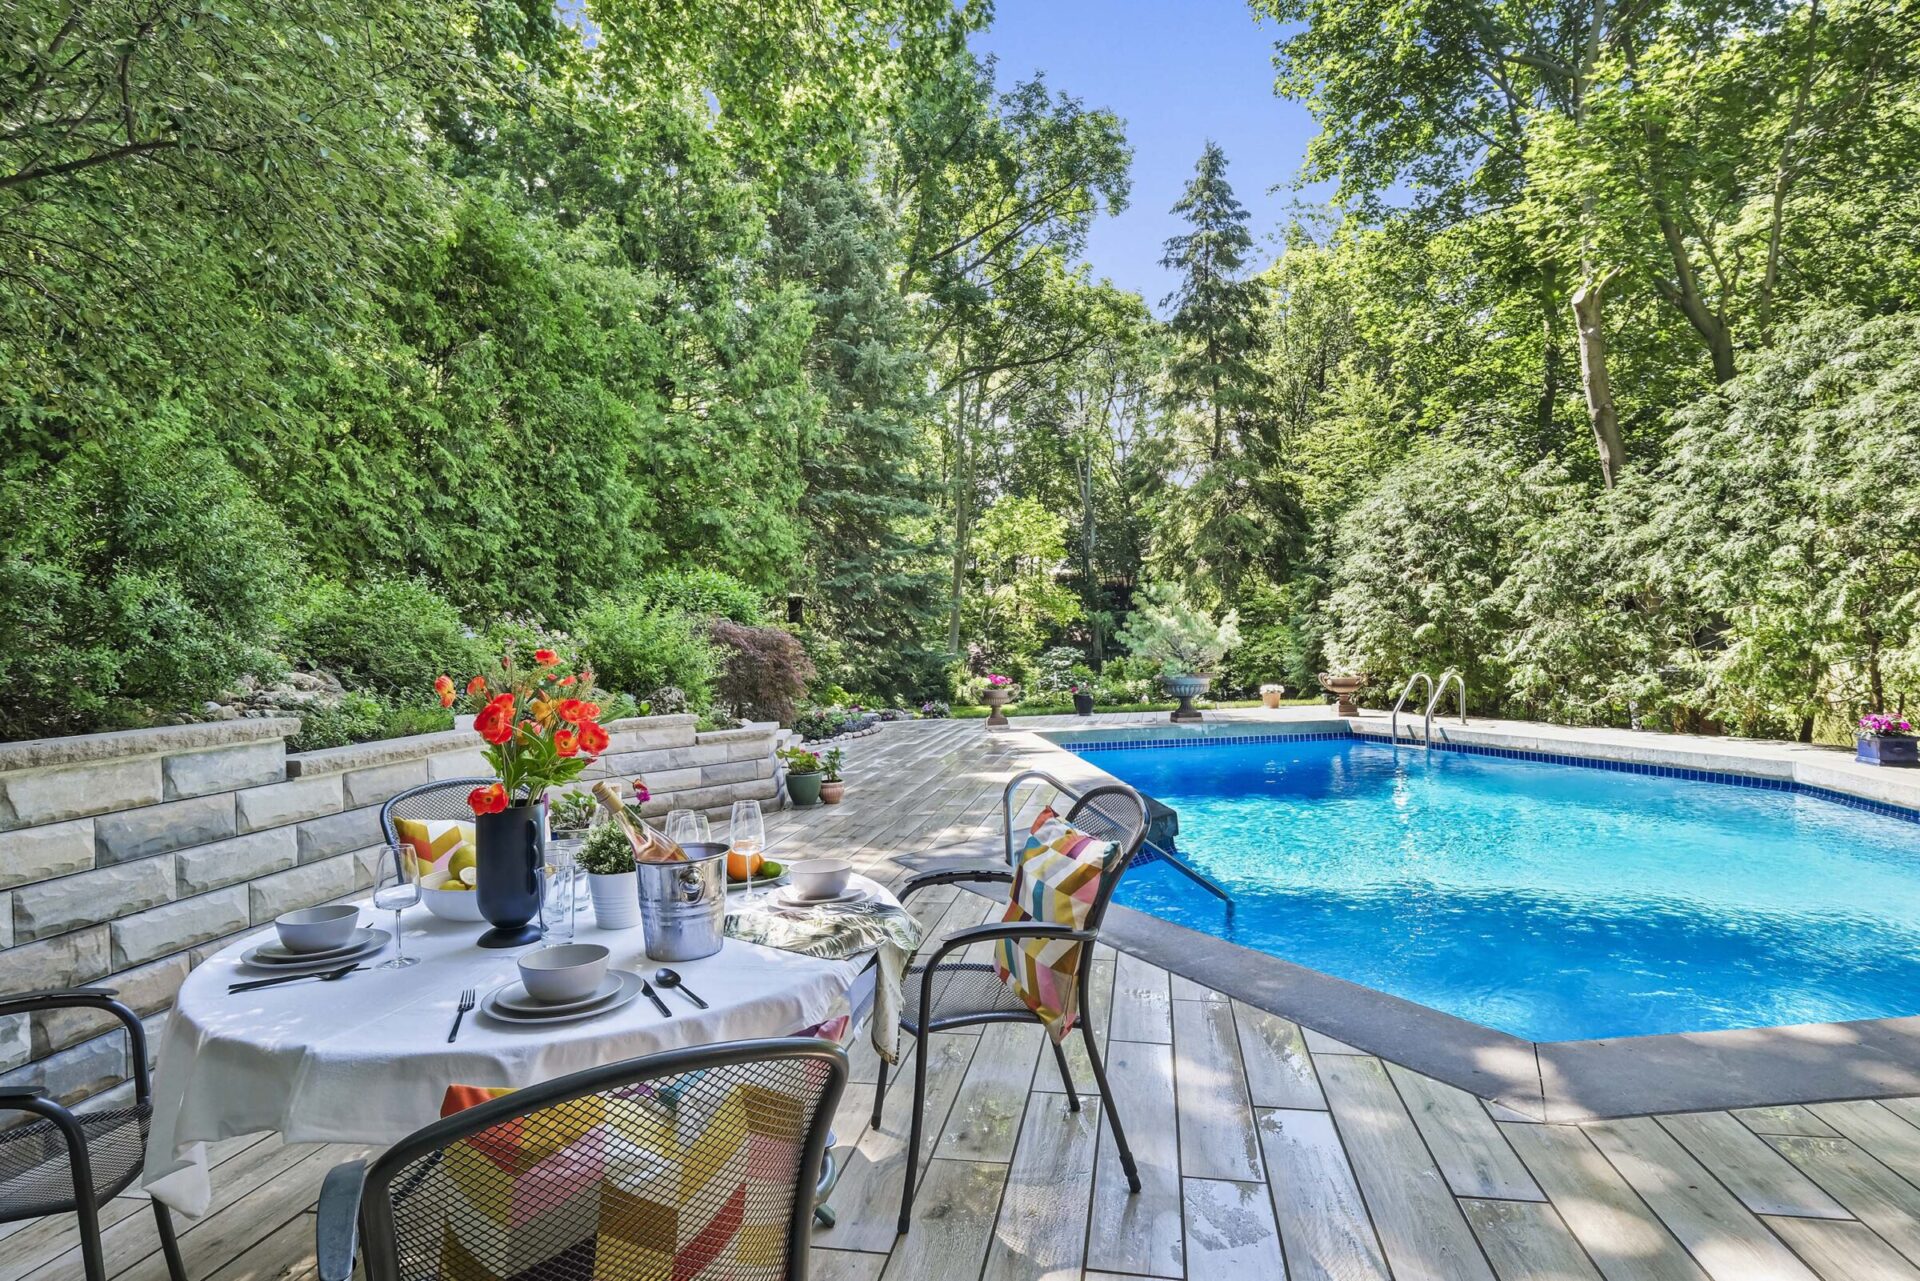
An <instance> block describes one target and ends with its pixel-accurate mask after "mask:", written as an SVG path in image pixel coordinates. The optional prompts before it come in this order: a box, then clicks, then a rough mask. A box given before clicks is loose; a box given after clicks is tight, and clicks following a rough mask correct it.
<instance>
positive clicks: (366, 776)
mask: <svg viewBox="0 0 1920 1281" xmlns="http://www.w3.org/2000/svg"><path fill="white" fill-rule="evenodd" d="M345 777H346V805H347V808H348V809H354V808H356V807H358V806H361V805H378V804H379V803H380V802H382V801H384V800H386V799H387V798H388V797H390V796H397V795H399V794H400V793H401V792H404V791H406V790H407V789H408V788H409V787H419V786H420V785H421V784H423V783H425V782H426V781H427V758H426V757H424V756H423V757H421V758H419V759H418V760H412V761H395V762H394V763H393V764H391V765H375V766H373V767H372V768H371V769H357V770H352V771H349V772H348V773H347V775H346V776H345Z"/></svg>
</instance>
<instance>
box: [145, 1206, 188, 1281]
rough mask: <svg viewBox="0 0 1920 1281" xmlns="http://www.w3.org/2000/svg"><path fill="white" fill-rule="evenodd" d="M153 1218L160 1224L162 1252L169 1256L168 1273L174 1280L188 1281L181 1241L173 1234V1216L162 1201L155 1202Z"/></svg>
mask: <svg viewBox="0 0 1920 1281" xmlns="http://www.w3.org/2000/svg"><path fill="white" fill-rule="evenodd" d="M153 1218H154V1221H155V1222H156V1223H157V1224H159V1226H160V1252H161V1253H162V1254H164V1255H166V1256H167V1275H168V1276H169V1277H172V1278H173V1281H187V1265H186V1264H185V1263H184V1262H183V1261H182V1260H181V1258H180V1242H179V1241H178V1240H177V1239H176V1238H175V1237H174V1235H173V1216H172V1215H171V1214H168V1213H167V1207H166V1206H164V1205H162V1204H161V1203H160V1202H158V1201H155V1202H154V1203H153Z"/></svg>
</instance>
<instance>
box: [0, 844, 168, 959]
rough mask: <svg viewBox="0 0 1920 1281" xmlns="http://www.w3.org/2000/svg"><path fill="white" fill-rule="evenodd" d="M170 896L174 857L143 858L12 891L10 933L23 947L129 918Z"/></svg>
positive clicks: (166, 900)
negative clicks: (25, 944) (87, 927)
mask: <svg viewBox="0 0 1920 1281" xmlns="http://www.w3.org/2000/svg"><path fill="white" fill-rule="evenodd" d="M172 898H173V859H172V858H171V857H168V856H166V855H161V856H159V857H157V858H143V859H141V860H139V861H138V862H134V863H124V864H120V865H119V866H116V867H101V868H95V869H94V870H93V871H90V872H81V873H80V874H79V875H77V876H63V877H61V878H60V879H59V880H57V881H40V882H38V883H36V884H33V885H23V886H21V887H20V888H19V889H17V890H15V891H14V892H13V933H14V937H15V938H17V939H19V940H20V941H21V942H22V943H27V942H31V941H33V940H35V939H44V938H50V937H52V936H53V935H55V934H65V933H66V932H67V931H68V930H75V929H79V928H80V927H81V926H83V925H92V924H95V923H97V922H100V921H109V920H112V919H113V918H114V917H117V916H130V915H132V914H133V913H135V912H139V911H143V910H145V909H146V908H149V907H153V906H155V905H156V904H160V903H165V902H168V901H170V900H171V899H172Z"/></svg>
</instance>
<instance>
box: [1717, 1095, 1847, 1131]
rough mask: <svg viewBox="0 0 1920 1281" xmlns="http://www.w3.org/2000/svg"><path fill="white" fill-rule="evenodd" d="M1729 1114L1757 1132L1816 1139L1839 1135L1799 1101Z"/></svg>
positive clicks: (1741, 1109) (1746, 1109)
mask: <svg viewBox="0 0 1920 1281" xmlns="http://www.w3.org/2000/svg"><path fill="white" fill-rule="evenodd" d="M1728 1115H1729V1116H1731V1117H1733V1119H1734V1120H1736V1121H1738V1122H1740V1124H1742V1125H1744V1126H1746V1127H1747V1128H1748V1129H1749V1130H1752V1131H1753V1132H1754V1133H1755V1134H1801V1135H1806V1136H1807V1137H1809V1138H1816V1139H1831V1138H1836V1137H1838V1136H1837V1135H1836V1134H1835V1132H1834V1129H1833V1127H1832V1126H1830V1125H1828V1124H1827V1123H1826V1122H1825V1121H1822V1120H1821V1119H1820V1118H1819V1117H1817V1116H1815V1115H1814V1114H1813V1113H1812V1112H1809V1111H1808V1110H1807V1109H1806V1108H1805V1107H1803V1106H1802V1105H1800V1104H1798V1103H1788V1104H1784V1105H1782V1106H1779V1107H1767V1108H1734V1109H1732V1111H1730V1112H1729V1113H1728Z"/></svg>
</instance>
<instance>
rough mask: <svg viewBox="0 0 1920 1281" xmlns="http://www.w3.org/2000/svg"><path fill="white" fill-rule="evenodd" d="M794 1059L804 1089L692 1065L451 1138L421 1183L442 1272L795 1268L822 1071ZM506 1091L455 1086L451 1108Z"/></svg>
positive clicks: (773, 1273)
mask: <svg viewBox="0 0 1920 1281" xmlns="http://www.w3.org/2000/svg"><path fill="white" fill-rule="evenodd" d="M795 1068H796V1070H797V1071H798V1072H799V1074H800V1075H799V1076H798V1077H796V1079H795V1080H794V1084H795V1085H796V1086H798V1087H801V1093H798V1094H795V1093H788V1092H786V1091H784V1090H781V1089H776V1088H773V1087H772V1086H770V1085H768V1084H766V1083H765V1082H764V1081H759V1082H756V1081H748V1080H731V1081H730V1080H726V1079H723V1078H722V1077H720V1076H716V1075H710V1074H709V1073H707V1072H692V1073H687V1074H683V1075H681V1076H679V1077H676V1078H673V1079H672V1080H671V1081H669V1082H666V1083H661V1082H649V1083H644V1084H638V1085H631V1086H626V1087H623V1088H621V1089H618V1090H614V1091H609V1092H607V1093H604V1094H596V1095H589V1096H587V1097H585V1098H579V1099H574V1100H571V1101H569V1102H566V1103H562V1104H557V1105H555V1106H553V1107H550V1108H543V1109H541V1110H540V1111H538V1112H536V1113H534V1114H533V1115H531V1116H526V1117H518V1118H514V1119H512V1120H508V1121H503V1122H501V1123H500V1124H498V1125H494V1126H490V1127H489V1128H487V1129H485V1130H482V1131H481V1132H479V1133H478V1134H474V1135H472V1136H470V1137H468V1138H466V1139H463V1140H461V1141H460V1142H458V1143H455V1144H452V1145H451V1146H449V1147H447V1148H446V1149H444V1151H443V1153H442V1160H440V1161H439V1162H438V1163H437V1164H436V1167H435V1168H434V1169H433V1171H432V1172H431V1174H430V1175H429V1176H428V1177H427V1178H426V1180H425V1181H423V1182H422V1184H421V1185H420V1186H419V1187H418V1188H416V1189H415V1190H414V1191H412V1192H411V1193H410V1194H409V1199H411V1198H413V1197H422V1196H425V1197H431V1198H432V1204H433V1205H434V1206H435V1208H436V1209H437V1210H438V1211H439V1213H440V1215H441V1216H442V1221H443V1227H442V1230H441V1232H440V1234H439V1249H438V1252H437V1254H438V1257H437V1258H435V1259H433V1260H431V1263H432V1265H433V1267H434V1268H436V1269H437V1270H436V1271H435V1272H434V1273H433V1275H435V1276H440V1277H447V1278H451V1279H452V1281H536V1279H538V1281H545V1279H547V1278H552V1279H553V1281H561V1279H563V1278H581V1277H596V1278H597V1277H620V1278H629V1277H631V1278H659V1281H720V1279H721V1278H725V1279H726V1281H761V1279H762V1278H764V1279H765V1281H773V1279H774V1278H777V1277H782V1276H784V1275H785V1269H786V1250H787V1234H788V1229H789V1226H790V1224H791V1216H792V1211H793V1195H794V1189H795V1187H796V1185H797V1173H798V1167H799V1161H800V1157H801V1155H802V1150H803V1146H804V1143H805V1139H806V1133H807V1126H808V1123H809V1121H810V1120H811V1112H810V1109H811V1107H812V1106H813V1104H814V1102H815V1101H816V1100H817V1098H818V1093H817V1086H818V1082H819V1078H820V1074H821V1072H822V1071H823V1069H822V1068H821V1065H819V1064H817V1063H812V1062H806V1063H801V1064H796V1065H795ZM507 1093H511V1091H509V1090H502V1089H489V1088H484V1087H476V1086H458V1085H456V1086H452V1087H450V1088H449V1089H448V1090H447V1093H446V1096H445V1098H444V1099H443V1101H442V1105H441V1115H443V1116H449V1115H452V1114H453V1113H455V1112H458V1111H461V1110H463V1109H464V1108H466V1107H471V1106H474V1105H475V1104H478V1103H482V1102H485V1101H486V1100H488V1099H493V1098H498V1097H500V1096H501V1095H503V1094H507ZM396 1213H397V1215H399V1214H403V1213H404V1212H403V1211H401V1210H400V1207H398V1206H396ZM423 1261H424V1260H423Z"/></svg>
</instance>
